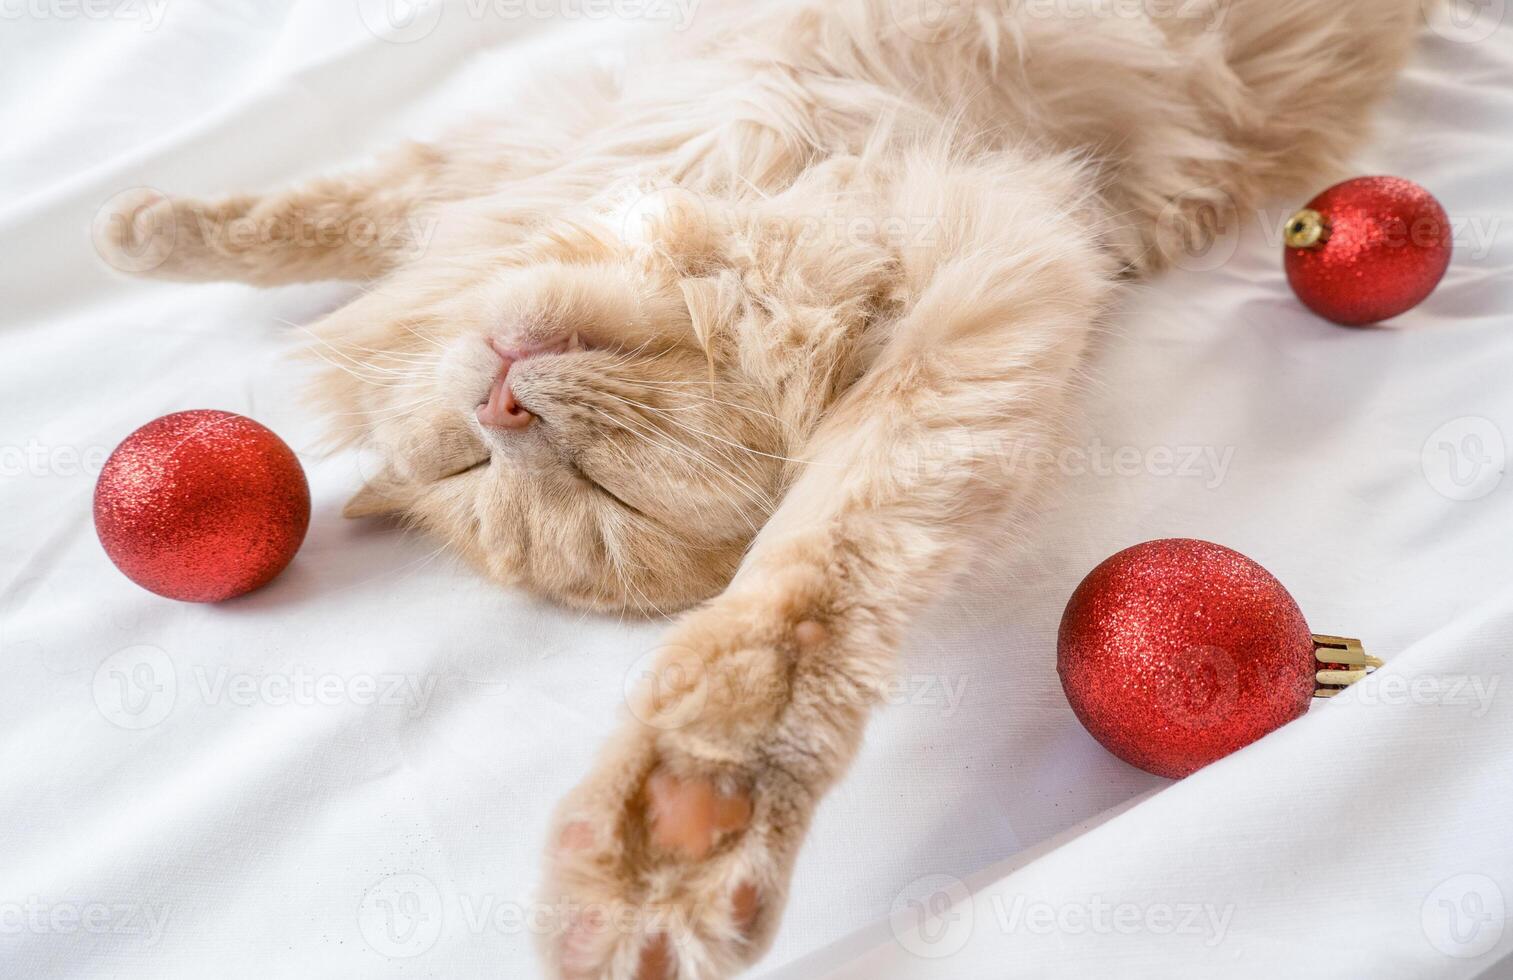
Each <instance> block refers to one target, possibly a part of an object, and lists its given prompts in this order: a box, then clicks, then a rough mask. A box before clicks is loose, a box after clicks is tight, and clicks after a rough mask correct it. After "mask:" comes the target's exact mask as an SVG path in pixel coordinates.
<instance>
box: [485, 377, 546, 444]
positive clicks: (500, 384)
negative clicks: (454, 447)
mask: <svg viewBox="0 0 1513 980" xmlns="http://www.w3.org/2000/svg"><path fill="white" fill-rule="evenodd" d="M509 374H510V369H509V366H508V365H506V366H505V369H504V370H503V371H501V372H499V377H498V378H496V379H495V380H494V387H492V388H490V389H489V400H488V401H486V402H484V403H483V404H482V405H479V406H478V421H480V422H482V423H483V424H484V425H492V426H495V427H497V428H500V429H523V428H525V427H526V426H528V425H530V424H531V419H533V418H535V416H534V415H532V414H531V413H530V412H529V411H528V410H527V409H526V407H525V406H524V405H522V404H520V403H519V402H517V401H515V393H514V392H513V391H511V390H510V377H509Z"/></svg>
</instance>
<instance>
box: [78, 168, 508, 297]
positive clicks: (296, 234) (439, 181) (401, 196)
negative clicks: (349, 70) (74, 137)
mask: <svg viewBox="0 0 1513 980" xmlns="http://www.w3.org/2000/svg"><path fill="white" fill-rule="evenodd" d="M507 174H508V170H506V169H504V168H503V167H502V166H501V168H500V169H499V172H498V174H497V176H496V179H503V178H504V176H506V175H507ZM489 183H490V181H489V176H488V171H487V168H483V167H479V166H477V165H476V164H470V165H467V166H460V165H458V163H456V162H455V161H453V160H451V159H449V157H448V156H447V155H446V154H445V153H443V152H442V151H441V150H439V149H437V148H435V147H432V146H427V145H423V144H409V145H406V146H405V147H403V148H402V149H401V150H399V151H398V152H394V153H391V154H389V155H388V156H386V157H384V158H382V159H381V160H380V161H379V162H378V163H376V164H375V165H373V166H372V167H371V168H369V169H367V170H361V171H355V172H352V173H350V174H341V175H335V176H330V177H322V178H319V179H316V180H312V181H310V182H308V183H305V184H300V185H296V186H294V187H290V188H287V189H285V190H282V191H276V192H273V193H270V194H264V195H257V194H237V195H232V196H228V197H222V198H214V199H198V198H179V197H169V196H166V195H165V194H163V193H161V192H159V191H156V190H152V189H150V188H138V189H136V190H134V191H130V192H126V193H123V194H121V195H119V196H118V197H117V198H115V199H114V200H113V201H112V202H111V203H110V205H109V207H108V209H107V210H106V211H103V212H102V213H101V214H100V215H99V216H98V217H97V218H96V220H95V223H94V227H93V237H94V242H95V247H96V248H97V249H98V250H99V252H100V255H101V256H102V257H103V258H104V259H105V261H106V262H107V263H108V264H109V265H111V266H112V267H114V268H116V269H119V270H120V271H123V272H128V273H132V274H135V275H143V276H151V277H153V278H158V279H178V280H217V279H226V280H237V281H240V282H246V283H251V284H253V285H257V286H278V285H284V284H287V283H293V282H311V281H316V280H322V279H347V280H367V279H373V278H376V277H378V276H381V275H383V274H384V273H386V272H388V271H389V270H391V269H392V268H394V267H395V266H396V265H398V264H399V263H401V262H404V261H407V260H409V259H413V258H417V257H419V256H420V255H421V254H423V252H424V250H425V249H426V247H427V245H428V244H429V239H430V236H431V234H432V233H433V232H434V230H435V227H436V222H435V217H434V214H432V213H431V209H432V208H433V207H434V206H435V205H437V204H441V203H444V202H446V201H449V200H457V199H460V198H465V197H471V196H476V195H478V194H482V193H485V192H486V191H487V190H488V189H489Z"/></svg>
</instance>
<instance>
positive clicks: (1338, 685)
mask: <svg viewBox="0 0 1513 980" xmlns="http://www.w3.org/2000/svg"><path fill="white" fill-rule="evenodd" d="M1313 659H1315V660H1317V661H1318V662H1319V665H1320V666H1319V670H1317V671H1316V672H1315V673H1314V675H1313V676H1314V682H1315V687H1314V689H1313V696H1314V697H1316V698H1332V697H1334V696H1335V695H1336V694H1338V693H1340V692H1341V691H1343V690H1345V688H1347V687H1349V686H1350V685H1351V684H1354V683H1355V682H1356V681H1358V680H1360V679H1362V678H1363V677H1365V676H1366V675H1367V674H1369V673H1371V672H1372V671H1373V670H1376V669H1377V668H1378V667H1380V666H1382V661H1381V659H1380V658H1378V657H1373V656H1372V655H1371V654H1369V653H1367V652H1366V651H1365V650H1363V649H1361V641H1360V640H1353V639H1351V638H1350V637H1348V636H1323V635H1321V634H1318V633H1315V634H1313ZM1341 668H1343V669H1341Z"/></svg>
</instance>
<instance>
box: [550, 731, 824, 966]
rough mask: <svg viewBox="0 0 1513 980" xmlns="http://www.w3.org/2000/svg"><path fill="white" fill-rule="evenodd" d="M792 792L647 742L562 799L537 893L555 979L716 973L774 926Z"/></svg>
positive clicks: (786, 867) (742, 958)
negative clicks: (546, 917) (551, 927)
mask: <svg viewBox="0 0 1513 980" xmlns="http://www.w3.org/2000/svg"><path fill="white" fill-rule="evenodd" d="M790 791H791V788H789V787H784V786H782V785H781V784H780V782H778V781H775V780H773V779H772V778H771V776H770V774H761V773H754V772H750V771H744V770H741V769H732V768H729V767H723V766H721V767H709V766H707V765H704V764H701V763H699V762H696V761H695V760H692V759H690V758H687V757H680V756H670V755H668V754H666V753H664V752H663V751H662V750H660V749H658V748H657V747H656V746H655V745H653V744H650V743H648V744H645V745H643V746H640V747H639V751H637V752H636V753H635V758H633V759H632V758H627V757H625V756H623V755H621V754H619V753H616V754H615V758H613V759H612V760H606V763H605V764H604V765H603V766H601V768H600V769H599V771H598V772H596V773H595V774H594V775H593V776H591V777H590V778H589V780H588V781H587V782H585V783H584V784H583V785H582V786H580V787H579V788H578V790H577V791H576V792H575V793H574V794H573V795H572V796H571V797H569V799H568V800H567V801H566V802H565V804H564V806H563V808H562V811H561V813H560V815H559V818H558V821H557V823H556V826H555V828H554V830H553V837H552V842H551V853H550V855H549V864H550V872H549V879H548V885H547V888H546V891H545V894H544V896H543V899H544V901H545V902H546V903H548V904H549V905H550V906H551V908H552V909H553V912H554V921H555V925H556V929H555V931H554V932H553V934H552V935H551V936H550V937H549V939H548V948H547V951H546V952H547V958H548V961H549V962H550V963H551V964H552V967H553V969H554V971H555V976H558V977H560V978H562V980H696V978H697V980H716V978H721V977H728V976H731V975H733V974H734V973H736V972H737V971H739V970H740V969H741V968H742V967H744V966H746V965H748V964H750V963H751V962H752V961H753V960H755V959H756V957H757V956H759V955H760V954H761V952H762V951H763V950H764V949H765V948H766V945H767V942H768V941H769V939H770V937H771V935H772V933H773V932H774V931H775V927H776V922H777V918H778V915H779V913H780V911H781V903H782V898H783V894H784V891H785V889H786V885H787V881H788V875H789V871H790V870H791V865H792V857H793V852H794V850H795V848H793V847H791V846H788V844H787V840H788V837H789V834H788V833H787V832H786V830H787V825H788V824H790V823H791V822H792V819H793V818H792V814H791V811H792V806H793V805H792V802H791V801H789V800H788V799H786V797H787V796H788V795H789V792H790Z"/></svg>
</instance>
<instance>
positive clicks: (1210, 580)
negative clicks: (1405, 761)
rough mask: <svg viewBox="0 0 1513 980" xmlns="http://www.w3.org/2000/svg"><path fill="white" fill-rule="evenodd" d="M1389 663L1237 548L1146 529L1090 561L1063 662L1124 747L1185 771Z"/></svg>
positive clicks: (1148, 763)
mask: <svg viewBox="0 0 1513 980" xmlns="http://www.w3.org/2000/svg"><path fill="white" fill-rule="evenodd" d="M1379 666H1381V661H1380V660H1377V659H1376V658H1375V657H1371V656H1368V655H1367V654H1366V653H1364V652H1363V651H1362V650H1361V645H1360V642H1359V641H1357V640H1353V639H1348V638H1344V637H1337V636H1325V635H1318V634H1314V633H1311V632H1310V631H1309V628H1308V624H1307V622H1306V621H1305V620H1304V619H1303V613H1302V611H1301V610H1300V609H1299V608H1298V604H1297V603H1296V602H1295V601H1294V600H1293V598H1292V596H1291V595H1289V594H1288V592H1287V590H1286V589H1285V588H1284V587H1283V586H1282V583H1281V582H1279V581H1277V579H1276V578H1275V577H1274V576H1273V575H1272V574H1271V573H1270V572H1268V571H1267V570H1266V569H1264V568H1262V567H1261V566H1260V565H1258V564H1256V563H1255V562H1254V561H1251V560H1250V559H1249V558H1247V557H1245V556H1244V555H1242V554H1240V553H1239V552H1237V551H1232V550H1231V549H1229V548H1225V547H1223V546H1222V545H1217V544H1213V543H1212V542H1208V541H1199V540H1194V539H1191V538H1166V539H1162V540H1158V541H1147V542H1145V543H1144V544H1139V545H1135V546H1134V547H1132V548H1127V549H1125V550H1124V551H1121V552H1119V553H1118V554H1116V555H1114V556H1113V557H1111V558H1109V559H1108V560H1106V561H1104V562H1103V563H1102V564H1101V565H1099V566H1098V567H1097V568H1095V569H1093V570H1092V571H1091V572H1089V573H1088V575H1087V577H1086V578H1085V579H1083V580H1082V584H1081V585H1079V586H1078V587H1077V589H1076V591H1075V592H1073V593H1072V597H1071V600H1070V601H1069V602H1068V603H1067V607H1066V611H1065V613H1064V614H1063V616H1062V619H1061V629H1060V633H1059V636H1058V639H1057V656H1056V669H1057V673H1059V674H1060V676H1061V685H1062V688H1063V690H1065V692H1066V697H1067V700H1068V701H1069V702H1071V705H1072V710H1073V711H1074V712H1075V713H1076V715H1077V718H1078V720H1080V721H1081V722H1082V724H1083V726H1084V727H1086V728H1087V730H1088V731H1089V732H1090V733H1091V734H1092V735H1093V737H1094V738H1095V739H1097V740H1098V741H1099V742H1100V743H1102V745H1103V746H1104V747H1105V748H1107V749H1108V750H1109V751H1110V752H1112V753H1114V755H1116V756H1118V757H1119V758H1121V759H1123V760H1124V761H1125V762H1128V763H1130V764H1131V765H1133V766H1138V767H1139V768H1141V769H1144V770H1146V771H1147V772H1153V773H1155V774H1156V775H1158V776H1170V777H1174V778H1180V777H1182V776H1186V775H1188V774H1189V773H1192V772H1194V771H1196V770H1198V769H1200V768H1202V767H1203V766H1206V765H1208V764H1209V763H1211V762H1214V761H1215V760H1217V759H1220V758H1223V757H1224V756H1226V755H1228V754H1230V753H1231V752H1234V751H1235V750H1236V749H1239V748H1242V747H1244V746H1246V745H1249V744H1250V743H1251V742H1254V741H1255V740H1256V739H1258V738H1261V737H1262V736H1263V735H1266V734H1267V733H1268V732H1271V731H1274V730H1276V729H1277V728H1280V727H1281V726H1282V725H1285V724H1286V723H1287V722H1289V721H1292V720H1293V719H1295V718H1297V717H1299V716H1300V715H1302V714H1303V713H1304V712H1306V711H1307V710H1308V705H1309V703H1310V702H1311V701H1312V699H1313V698H1315V697H1328V696H1331V695H1333V694H1336V693H1338V692H1339V691H1341V690H1343V689H1344V688H1345V687H1346V686H1347V685H1349V684H1351V683H1354V682H1355V681H1357V680H1360V679H1361V678H1362V677H1364V676H1365V675H1366V674H1367V672H1369V671H1370V670H1373V669H1375V668H1376V667H1379Z"/></svg>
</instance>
